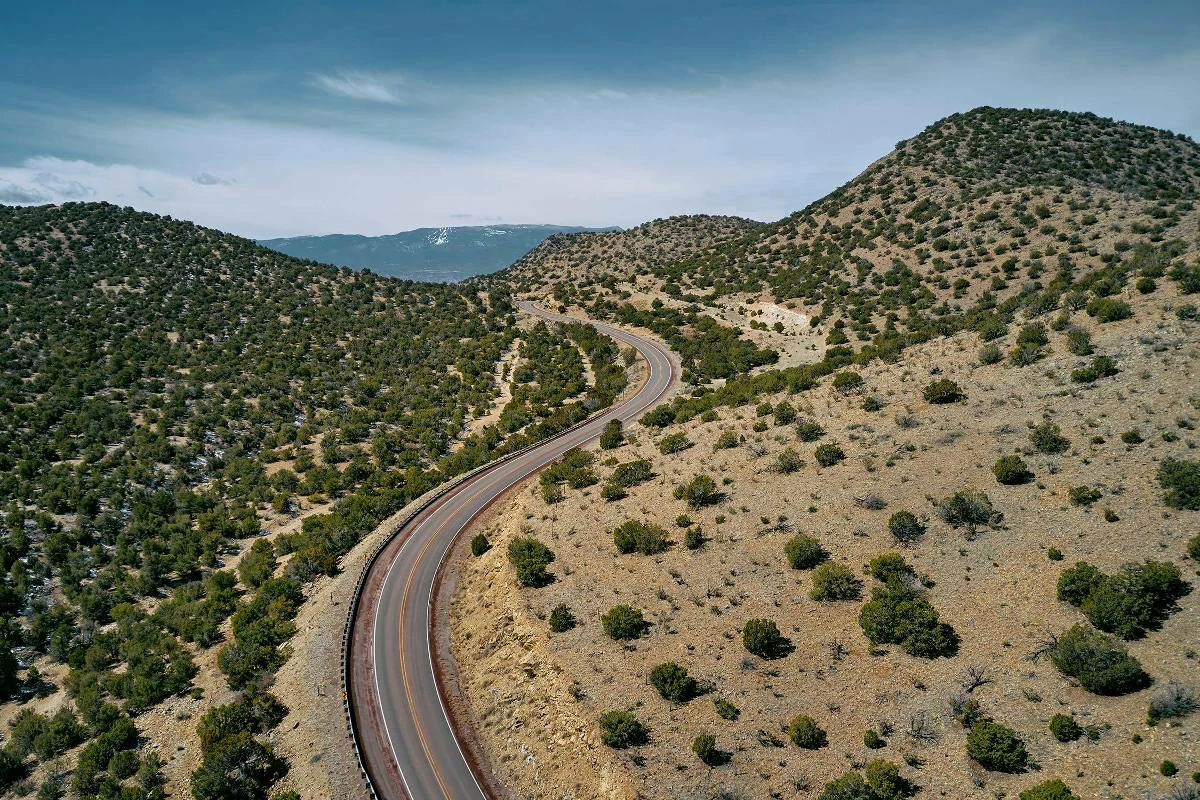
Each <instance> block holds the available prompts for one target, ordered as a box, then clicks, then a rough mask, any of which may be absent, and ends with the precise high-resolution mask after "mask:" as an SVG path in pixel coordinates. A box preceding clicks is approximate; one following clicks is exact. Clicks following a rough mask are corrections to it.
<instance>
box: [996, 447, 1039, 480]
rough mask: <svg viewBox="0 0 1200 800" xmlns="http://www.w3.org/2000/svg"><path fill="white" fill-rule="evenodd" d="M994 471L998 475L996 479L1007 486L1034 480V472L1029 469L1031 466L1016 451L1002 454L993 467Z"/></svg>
mask: <svg viewBox="0 0 1200 800" xmlns="http://www.w3.org/2000/svg"><path fill="white" fill-rule="evenodd" d="M992 473H993V474H994V475H995V476H996V480H997V481H999V482H1000V483H1002V484H1004V485H1005V486H1018V485H1020V484H1022V483H1029V482H1030V481H1031V480H1033V473H1032V472H1030V471H1029V466H1028V465H1027V464H1026V463H1025V461H1024V459H1022V458H1021V457H1020V456H1019V455H1017V454H1016V453H1012V454H1010V455H1007V456H1001V457H1000V458H999V459H998V460H997V461H996V464H995V466H993V467H992Z"/></svg>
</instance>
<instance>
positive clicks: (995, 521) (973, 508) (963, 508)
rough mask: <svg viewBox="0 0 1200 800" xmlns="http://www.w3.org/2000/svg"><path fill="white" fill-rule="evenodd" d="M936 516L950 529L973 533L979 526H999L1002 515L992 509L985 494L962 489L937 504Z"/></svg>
mask: <svg viewBox="0 0 1200 800" xmlns="http://www.w3.org/2000/svg"><path fill="white" fill-rule="evenodd" d="M938 515H939V516H940V517H941V518H942V519H943V520H944V521H945V522H947V523H949V524H950V526H951V527H954V528H964V527H965V528H966V529H967V530H968V532H970V533H972V534H973V533H974V532H975V529H976V528H978V527H979V526H980V525H992V526H995V525H999V524H1000V521H1001V520H1002V519H1003V518H1004V515H1003V514H1001V513H1000V512H999V511H996V510H995V509H994V508H993V507H992V500H991V498H989V497H988V496H987V494H986V493H985V492H977V491H973V490H971V489H963V490H961V491H958V492H955V493H954V494H952V495H950V496H949V497H947V498H946V499H945V500H943V501H942V502H941V503H939V504H938Z"/></svg>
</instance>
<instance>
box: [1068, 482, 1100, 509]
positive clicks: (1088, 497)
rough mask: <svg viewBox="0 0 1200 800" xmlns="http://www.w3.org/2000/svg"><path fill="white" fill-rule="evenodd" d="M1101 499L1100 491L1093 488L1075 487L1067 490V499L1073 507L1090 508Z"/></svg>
mask: <svg viewBox="0 0 1200 800" xmlns="http://www.w3.org/2000/svg"><path fill="white" fill-rule="evenodd" d="M1100 497H1101V493H1100V490H1099V489H1095V488H1093V487H1091V486H1075V487H1073V488H1071V489H1069V490H1067V499H1068V500H1070V501H1071V505H1073V506H1090V505H1091V504H1092V503H1095V502H1096V501H1097V500H1099V499H1100Z"/></svg>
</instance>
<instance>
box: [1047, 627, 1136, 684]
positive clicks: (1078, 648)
mask: <svg viewBox="0 0 1200 800" xmlns="http://www.w3.org/2000/svg"><path fill="white" fill-rule="evenodd" d="M1049 653H1050V660H1051V661H1052V662H1053V663H1054V666H1055V667H1056V668H1058V671H1059V672H1061V673H1062V674H1064V675H1066V676H1068V677H1071V678H1075V679H1076V680H1078V681H1079V683H1080V685H1081V686H1083V688H1084V689H1087V690H1088V691H1089V692H1093V693H1095V694H1100V695H1109V696H1115V695H1123V694H1129V693H1130V692H1136V691H1138V690H1139V689H1144V688H1146V687H1147V686H1149V685H1150V676H1149V675H1147V674H1146V673H1145V671H1143V670H1142V665H1141V664H1140V663H1138V660H1137V659H1136V658H1134V657H1133V656H1131V655H1129V652H1128V651H1127V650H1126V649H1125V646H1124V645H1122V644H1121V643H1120V642H1119V641H1117V640H1116V639H1114V638H1113V637H1111V636H1107V635H1105V634H1103V633H1100V632H1099V631H1096V630H1092V629H1091V628H1087V627H1084V626H1083V625H1074V626H1072V627H1071V629H1070V630H1068V631H1067V632H1066V633H1064V634H1063V635H1062V636H1060V637H1059V638H1058V640H1057V641H1056V642H1055V643H1054V645H1053V647H1051V648H1050V651H1049Z"/></svg>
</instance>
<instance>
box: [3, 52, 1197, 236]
mask: <svg viewBox="0 0 1200 800" xmlns="http://www.w3.org/2000/svg"><path fill="white" fill-rule="evenodd" d="M1057 44H1058V43H1057V42H1056V40H1055V37H1054V35H1053V34H1052V33H1045V32H1043V33H1041V34H1038V35H1031V36H1027V37H1023V38H1021V39H1016V40H1007V41H999V42H993V43H992V44H991V45H989V46H986V47H985V46H983V45H981V44H980V43H978V42H973V43H956V44H950V45H943V46H942V47H940V48H939V47H932V46H925V45H924V44H922V46H921V47H920V48H914V49H913V50H910V51H904V50H896V51H889V52H887V53H885V54H883V55H879V54H878V53H879V52H880V51H878V50H876V51H875V52H876V55H863V54H856V53H847V54H843V55H842V56H841V57H838V58H830V59H828V60H827V61H826V63H827V64H828V66H826V67H825V68H824V69H822V70H820V71H811V72H808V73H804V72H797V71H792V72H784V71H774V72H764V73H762V74H757V75H748V76H743V77H742V78H741V79H733V78H727V79H724V80H721V81H717V82H714V83H713V84H712V85H709V86H707V87H704V88H697V89H693V90H687V91H684V90H675V91H671V90H656V91H637V90H633V89H629V87H623V90H622V91H621V92H620V94H621V95H622V96H621V97H617V96H615V95H613V96H609V95H607V94H605V92H606V90H604V89H599V90H597V89H596V88H595V87H581V86H559V87H551V88H547V87H546V86H517V85H510V86H505V87H502V88H496V87H491V88H488V89H485V88H482V87H479V88H472V87H439V86H435V85H428V84H420V83H413V82H411V81H410V82H408V83H407V84H404V87H403V88H404V91H406V92H410V93H415V94H419V95H420V96H421V97H422V98H424V100H425V101H427V102H428V100H429V97H431V96H434V95H436V96H438V97H439V98H441V99H443V101H444V102H443V104H442V105H439V106H438V108H437V112H436V114H425V113H424V111H419V112H418V111H413V109H412V107H411V106H410V105H409V104H408V103H407V101H406V102H405V103H399V99H400V98H401V93H400V92H401V85H402V82H401V81H400V80H399V78H397V77H395V76H386V75H382V74H380V75H375V74H365V73H346V72H343V73H337V74H336V75H333V76H326V77H329V78H330V80H331V84H330V87H325V88H327V89H328V90H329V91H334V92H335V93H336V94H339V95H340V96H344V97H354V98H356V99H360V100H373V101H374V102H373V103H370V104H367V103H363V104H359V105H357V106H354V105H350V106H347V105H346V104H338V105H337V106H336V108H333V109H329V110H330V113H329V114H328V115H327V116H318V117H317V119H318V120H319V122H320V124H318V122H317V121H311V120H313V119H314V118H313V117H312V116H311V115H306V114H305V113H302V111H303V112H311V111H312V110H313V109H314V108H315V109H317V110H323V109H321V107H320V105H319V103H313V102H311V100H310V101H309V102H308V105H307V106H306V107H305V108H304V109H296V110H294V111H293V112H291V113H289V110H288V109H287V108H279V107H273V108H272V109H270V110H271V114H272V119H270V120H264V119H246V118H233V117H229V116H218V115H216V114H214V113H212V112H206V113H195V114H191V115H167V114H158V113H147V112H140V111H138V110H136V109H127V108H119V109H110V110H109V111H108V112H107V113H101V112H99V111H97V110H95V109H92V108H89V109H88V113H87V114H86V115H82V114H80V115H79V117H78V118H76V119H72V118H70V117H69V116H67V114H68V113H71V112H58V113H59V116H57V117H54V118H51V119H49V120H47V121H45V122H43V123H42V126H43V127H45V129H47V130H52V131H54V132H55V135H56V136H57V137H59V138H57V139H55V140H54V141H55V142H59V141H67V140H66V139H64V138H63V136H64V133H63V132H65V131H73V135H74V136H76V137H77V139H78V141H79V142H82V143H85V144H86V145H88V146H92V147H96V148H97V152H98V155H96V156H94V157H93V160H92V161H66V160H62V159H55V158H36V159H29V160H27V161H24V162H22V163H20V164H17V165H16V166H11V167H3V166H0V202H3V201H5V198H7V201H8V202H46V201H47V200H59V199H80V198H79V196H78V195H79V194H80V193H81V192H84V191H86V190H89V189H90V190H91V191H92V192H93V194H92V195H91V196H93V197H95V198H97V199H106V200H110V201H113V202H117V203H126V204H130V205H136V206H138V207H140V208H145V209H147V210H152V211H156V212H159V213H165V214H171V215H172V216H175V217H179V218H184V219H192V220H195V221H197V222H199V223H201V224H205V225H210V226H213V227H218V228H222V229H224V230H229V231H233V232H235V233H241V234H244V235H250V236H255V237H262V238H266V237H274V236H289V235H296V234H305V233H331V232H345V233H367V234H381V233H391V232H395V231H398V230H403V229H407V228H416V227H440V226H442V225H446V224H452V222H453V221H455V220H461V219H462V217H461V216H459V215H461V214H463V209H470V210H471V211H472V214H473V216H474V217H475V219H476V220H480V221H482V220H485V219H486V220H498V219H503V220H504V221H507V222H531V223H560V224H584V225H622V226H628V225H635V224H637V223H639V222H642V221H645V220H647V219H652V218H654V217H659V216H666V215H670V214H681V213H697V212H707V213H730V214H740V215H743V216H749V217H753V218H756V219H764V220H765V219H778V218H780V217H782V216H784V215H786V214H788V213H790V212H792V211H795V210H797V209H799V208H801V207H803V206H804V205H805V204H807V203H808V202H810V201H812V200H814V199H816V198H818V197H820V196H821V195H823V194H825V193H826V192H828V191H830V190H831V189H833V188H834V187H836V186H837V185H838V184H840V183H841V182H843V181H844V180H846V179H848V178H850V177H852V176H853V175H854V174H855V173H857V172H859V171H860V170H862V169H863V168H865V167H866V166H867V164H869V163H870V162H871V161H873V160H874V159H876V158H878V157H880V156H882V155H883V154H884V153H886V152H887V151H888V150H890V149H891V147H892V145H893V144H894V143H895V142H896V141H897V140H899V139H901V138H905V137H908V136H911V135H913V134H915V133H916V132H918V131H919V130H920V129H921V128H923V127H924V126H925V125H927V124H929V123H931V122H933V121H934V120H936V119H938V118H940V117H942V116H945V115H946V114H949V113H953V112H955V111H961V110H966V109H969V108H972V107H974V106H978V105H985V104H986V105H997V106H999V105H1015V106H1040V107H1056V108H1066V109H1072V110H1089V111H1094V112H1096V113H1099V114H1103V115H1107V116H1115V117H1118V118H1123V119H1127V120H1131V121H1135V122H1141V123H1145V124H1150V125H1157V126H1160V127H1167V128H1172V129H1174V130H1177V131H1183V132H1186V133H1191V134H1193V135H1194V134H1196V133H1198V132H1200V107H1198V105H1197V102H1196V100H1195V99H1194V98H1195V93H1194V92H1193V91H1192V90H1191V87H1190V78H1191V76H1193V75H1196V74H1200V51H1195V52H1191V53H1180V54H1175V55H1172V56H1166V57H1164V58H1162V59H1160V60H1157V61H1153V60H1149V59H1140V60H1138V61H1135V62H1120V61H1118V60H1115V59H1108V60H1106V61H1103V62H1099V63H1093V62H1091V61H1089V60H1088V59H1087V58H1086V56H1082V55H1076V56H1072V55H1071V54H1069V53H1064V52H1062V51H1061V48H1060V47H1058V46H1057ZM332 87H337V90H336V91H335V89H334V88H332ZM372 87H373V88H372ZM624 89H628V90H627V91H625V90H624ZM608 91H613V92H615V91H616V90H608ZM388 98H391V99H388ZM1181 98H1189V100H1188V101H1186V102H1185V101H1183V100H1181ZM602 99H603V100H608V101H611V102H596V101H597V100H602ZM261 106H262V104H258V106H257V107H259V108H261ZM280 120H288V121H280ZM300 120H305V122H304V123H303V124H302V123H301V122H300ZM330 120H333V121H332V122H331V121H330ZM367 132H370V133H367ZM414 142H423V144H415V143H414ZM97 143H99V144H97ZM62 146H64V147H65V146H69V143H68V145H62ZM100 161H113V162H116V163H112V164H101V163H96V162H100ZM134 162H136V163H134ZM39 176H42V177H39ZM218 176H221V177H218ZM232 176H236V182H235V181H233V180H231V179H230V178H231V177H232ZM138 187H144V188H145V190H146V191H148V192H149V193H151V194H152V195H153V197H152V198H148V197H146V195H145V194H144V193H143V192H142V191H140V190H139V188H138ZM72 193H73V194H74V195H76V196H74V197H67V195H68V194H72ZM20 198H30V199H20Z"/></svg>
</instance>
